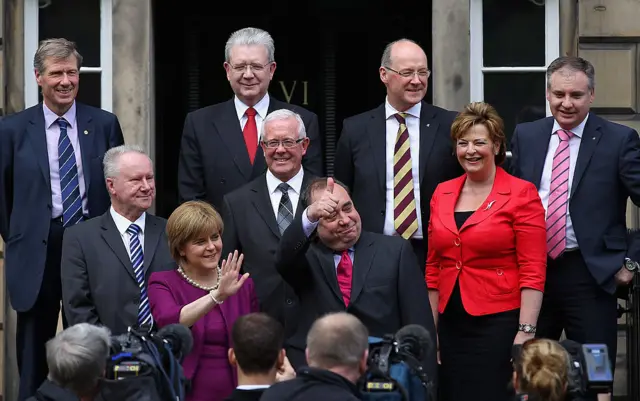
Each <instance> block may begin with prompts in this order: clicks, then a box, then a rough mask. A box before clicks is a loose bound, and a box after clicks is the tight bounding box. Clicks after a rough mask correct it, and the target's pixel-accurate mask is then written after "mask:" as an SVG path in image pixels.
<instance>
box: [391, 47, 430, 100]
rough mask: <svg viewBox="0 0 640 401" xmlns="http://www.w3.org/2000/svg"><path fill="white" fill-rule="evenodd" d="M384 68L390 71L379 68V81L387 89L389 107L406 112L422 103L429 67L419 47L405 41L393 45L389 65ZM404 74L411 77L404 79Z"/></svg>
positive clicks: (425, 91) (425, 56)
mask: <svg viewBox="0 0 640 401" xmlns="http://www.w3.org/2000/svg"><path fill="white" fill-rule="evenodd" d="M385 67H389V68H390V69H388V68H384V67H380V80H381V81H382V82H383V83H384V84H385V86H386V87H387V96H388V98H389V104H391V106H393V107H394V108H395V109H396V110H398V111H406V110H408V109H409V108H411V107H413V106H414V105H415V104H417V103H420V101H422V99H423V98H424V96H425V95H426V94H427V87H428V79H429V73H428V72H427V71H428V69H429V66H428V64H427V55H426V54H425V53H424V51H423V50H422V49H421V48H420V46H418V45H416V44H415V43H411V42H407V41H401V42H398V43H396V44H394V45H393V47H392V49H391V65H388V66H385ZM392 70H393V71H392ZM411 73H413V74H411ZM419 73H421V74H423V75H421V74H419ZM405 74H411V75H409V76H407V77H405V76H403V75H405ZM424 74H426V75H424Z"/></svg>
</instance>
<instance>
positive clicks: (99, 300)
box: [61, 211, 174, 334]
mask: <svg viewBox="0 0 640 401" xmlns="http://www.w3.org/2000/svg"><path fill="white" fill-rule="evenodd" d="M166 225H167V221H166V220H165V219H163V218H161V217H157V216H153V215H150V214H149V213H147V216H146V220H145V230H144V269H145V280H146V281H147V282H148V280H149V276H150V275H151V273H153V272H156V271H161V270H167V269H170V268H171V267H172V266H174V264H172V259H171V255H170V253H169V247H168V244H167V236H166V233H165V227H166ZM61 275H62V302H63V305H64V311H65V315H66V317H67V320H68V322H69V325H73V324H76V323H82V322H87V323H91V324H100V325H104V326H106V327H108V328H109V329H110V330H111V332H112V333H113V334H122V333H125V332H126V331H127V328H128V327H129V326H135V325H136V323H137V316H138V306H139V304H140V288H139V287H138V283H137V282H136V279H135V275H134V273H133V266H132V264H131V259H130V258H129V254H128V253H127V249H126V248H125V244H124V242H123V241H122V237H121V236H120V232H119V231H118V229H117V227H116V224H115V222H114V221H113V218H112V217H111V214H110V212H109V211H107V213H105V214H103V215H102V216H99V217H96V218H94V219H90V220H87V221H85V222H82V223H80V224H77V225H76V226H74V227H71V228H69V229H67V230H66V231H65V234H64V240H63V243H62V272H61Z"/></svg>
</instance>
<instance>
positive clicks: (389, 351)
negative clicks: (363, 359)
mask: <svg viewBox="0 0 640 401" xmlns="http://www.w3.org/2000/svg"><path fill="white" fill-rule="evenodd" d="M432 350H433V341H432V340H431V335H430V334H429V332H428V331H427V330H426V329H425V328H424V327H422V326H419V325H415V324H412V325H408V326H405V327H403V328H401V329H400V330H398V332H397V333H396V334H395V335H386V336H384V337H383V338H378V337H369V358H368V361H367V371H366V373H365V374H364V375H363V378H362V380H361V383H360V386H359V387H360V391H361V393H362V399H363V400H364V401H428V400H430V399H432V400H435V399H436V397H435V395H434V394H432V389H433V383H431V381H430V378H429V377H427V372H426V371H425V366H426V365H427V363H428V356H429V355H430V354H431V351H432Z"/></svg>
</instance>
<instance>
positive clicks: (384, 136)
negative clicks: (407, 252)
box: [334, 39, 463, 272]
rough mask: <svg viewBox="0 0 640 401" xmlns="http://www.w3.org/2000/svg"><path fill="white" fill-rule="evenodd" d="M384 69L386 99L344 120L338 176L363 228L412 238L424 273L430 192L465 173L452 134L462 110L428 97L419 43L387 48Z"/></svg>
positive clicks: (424, 60) (425, 62)
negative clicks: (430, 101)
mask: <svg viewBox="0 0 640 401" xmlns="http://www.w3.org/2000/svg"><path fill="white" fill-rule="evenodd" d="M379 72H380V80H381V81H382V83H383V84H384V85H385V86H386V88H387V97H386V99H385V101H384V103H383V104H381V105H380V106H378V107H377V108H375V109H373V110H370V111H367V112H365V113H362V114H359V115H357V116H353V117H349V118H347V119H346V120H345V121H344V124H343V128H342V134H341V136H340V139H339V141H338V147H337V151H336V157H335V165H334V169H335V177H336V178H337V179H338V180H340V181H342V182H343V183H345V184H346V185H347V186H348V187H349V189H350V190H351V195H352V198H353V201H354V202H355V205H356V207H357V208H358V210H359V211H360V216H361V217H362V229H363V230H366V231H372V232H376V233H382V234H386V235H399V236H402V237H403V238H405V239H407V240H409V241H410V242H411V245H412V246H413V249H414V251H415V253H416V256H417V258H418V264H419V266H420V268H421V269H422V270H423V272H424V269H425V261H426V244H427V242H426V237H427V232H426V231H427V226H428V223H429V202H430V201H431V195H432V194H433V191H434V190H435V188H436V186H438V184H439V183H441V182H443V181H447V180H449V179H452V178H455V177H458V176H460V175H462V174H463V170H462V168H461V167H460V164H459V163H458V161H457V160H456V158H455V156H454V149H453V147H452V141H451V137H450V130H451V123H452V122H453V119H454V118H455V116H456V112H453V111H448V110H444V109H441V108H439V107H436V106H433V105H430V104H428V103H426V102H425V101H424V100H423V98H424V96H425V95H426V94H427V88H428V87H429V84H428V80H429V76H430V75H431V71H430V70H429V63H428V60H427V55H426V54H425V52H424V50H422V48H421V47H420V46H419V45H418V44H417V43H415V42H413V41H411V40H409V39H400V40H397V41H395V42H392V43H390V44H389V45H387V47H386V48H385V49H384V52H383V54H382V61H381V63H380V70H379ZM407 143H408V144H407ZM403 144H404V146H403ZM396 148H398V150H396ZM394 159H398V160H399V162H398V163H394ZM396 176H397V179H396V180H394V178H395V177H396ZM356 177H357V179H356ZM396 181H398V183H397V184H395V182H396ZM396 193H398V194H400V195H401V196H399V197H398V199H397V200H396V199H395V198H396V195H395V194H396Z"/></svg>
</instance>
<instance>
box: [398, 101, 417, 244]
mask: <svg viewBox="0 0 640 401" xmlns="http://www.w3.org/2000/svg"><path fill="white" fill-rule="evenodd" d="M394 116H395V118H396V120H398V122H399V123H400V127H399V128H398V135H397V137H396V145H395V149H394V155H393V197H394V199H393V227H394V228H395V230H396V232H397V233H398V234H399V235H401V236H402V237H403V238H404V239H409V238H411V236H412V235H413V234H414V233H415V232H416V231H418V215H417V212H416V199H415V195H414V193H413V172H412V168H411V147H410V141H409V130H408V129H407V124H406V121H405V117H406V116H407V114H406V113H399V114H395V115H394Z"/></svg>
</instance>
